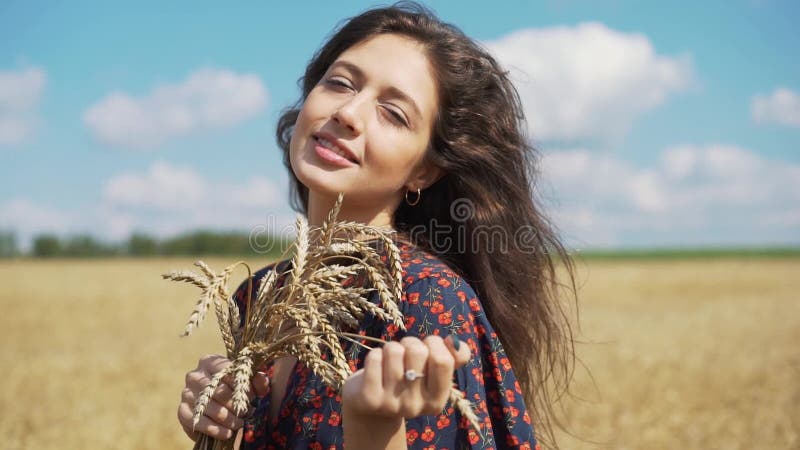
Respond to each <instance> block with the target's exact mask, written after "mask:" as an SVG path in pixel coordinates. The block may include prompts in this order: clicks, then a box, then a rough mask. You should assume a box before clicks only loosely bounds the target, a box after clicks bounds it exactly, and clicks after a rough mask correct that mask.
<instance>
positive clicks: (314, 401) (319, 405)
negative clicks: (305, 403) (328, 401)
mask: <svg viewBox="0 0 800 450" xmlns="http://www.w3.org/2000/svg"><path fill="white" fill-rule="evenodd" d="M311 404H312V405H314V408H322V397H320V396H319V395H317V396H315V397H314V398H313V399H311Z"/></svg>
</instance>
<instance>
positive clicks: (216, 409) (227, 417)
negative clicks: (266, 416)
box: [182, 389, 244, 430]
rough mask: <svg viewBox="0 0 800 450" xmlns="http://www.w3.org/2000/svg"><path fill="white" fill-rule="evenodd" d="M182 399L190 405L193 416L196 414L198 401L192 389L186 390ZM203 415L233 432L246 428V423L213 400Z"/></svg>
mask: <svg viewBox="0 0 800 450" xmlns="http://www.w3.org/2000/svg"><path fill="white" fill-rule="evenodd" d="M182 399H183V402H184V403H187V404H188V405H189V408H190V409H191V410H192V414H194V405H195V403H196V401H197V399H196V398H195V394H194V392H192V391H191V390H190V389H184V390H183V396H182ZM203 415H205V416H206V417H208V418H209V419H211V420H212V421H214V422H216V423H218V424H220V425H222V426H223V427H225V428H230V429H232V430H238V429H239V428H241V427H243V426H244V421H243V420H242V419H240V418H239V417H238V416H236V414H235V413H234V412H233V410H230V409H228V408H225V407H224V406H222V405H220V404H219V403H218V402H217V401H215V400H213V399H212V400H211V401H209V402H208V404H207V405H206V407H205V410H204V411H203Z"/></svg>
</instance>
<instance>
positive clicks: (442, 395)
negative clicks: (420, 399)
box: [424, 335, 455, 414]
mask: <svg viewBox="0 0 800 450" xmlns="http://www.w3.org/2000/svg"><path fill="white" fill-rule="evenodd" d="M424 342H425V345H426V346H427V347H428V351H429V355H428V366H427V369H426V370H427V372H426V376H425V391H426V395H425V398H426V400H427V402H426V409H427V411H426V412H427V413H428V414H435V413H437V412H438V411H439V410H440V409H441V408H442V407H443V406H444V403H445V402H446V401H447V398H448V397H449V395H450V387H451V386H452V385H453V370H454V367H455V362H454V360H453V352H452V351H451V350H450V349H448V348H447V346H446V345H445V343H444V342H445V341H443V340H442V338H440V337H439V336H434V335H430V336H427V337H426V338H425V341H424Z"/></svg>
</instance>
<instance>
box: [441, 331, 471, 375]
mask: <svg viewBox="0 0 800 450" xmlns="http://www.w3.org/2000/svg"><path fill="white" fill-rule="evenodd" d="M445 342H447V348H448V349H449V350H450V354H451V355H453V359H455V369H459V368H461V366H463V365H464V364H466V363H468V362H469V360H470V359H471V358H472V350H470V348H469V345H467V343H466V342H464V341H463V340H461V339H460V338H459V337H458V335H457V334H455V333H453V334H451V335H450V336H447V339H445Z"/></svg>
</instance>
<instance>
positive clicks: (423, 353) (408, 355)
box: [400, 336, 428, 398]
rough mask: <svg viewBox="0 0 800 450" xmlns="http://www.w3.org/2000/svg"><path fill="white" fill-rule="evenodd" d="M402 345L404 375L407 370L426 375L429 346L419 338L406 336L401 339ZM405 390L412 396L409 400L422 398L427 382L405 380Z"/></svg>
mask: <svg viewBox="0 0 800 450" xmlns="http://www.w3.org/2000/svg"><path fill="white" fill-rule="evenodd" d="M400 345H402V346H403V347H404V349H405V353H404V355H403V367H404V371H403V375H404V376H405V371H406V370H413V371H415V372H417V373H419V374H425V364H426V360H427V359H428V346H427V345H425V343H424V342H422V341H421V340H419V338H416V337H411V336H406V337H404V338H402V339H400ZM405 381H406V382H405V383H404V385H405V390H406V392H407V393H408V394H409V395H410V397H409V398H420V397H421V394H422V391H423V388H424V383H425V380H424V378H422V379H417V380H414V381H409V380H405Z"/></svg>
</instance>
